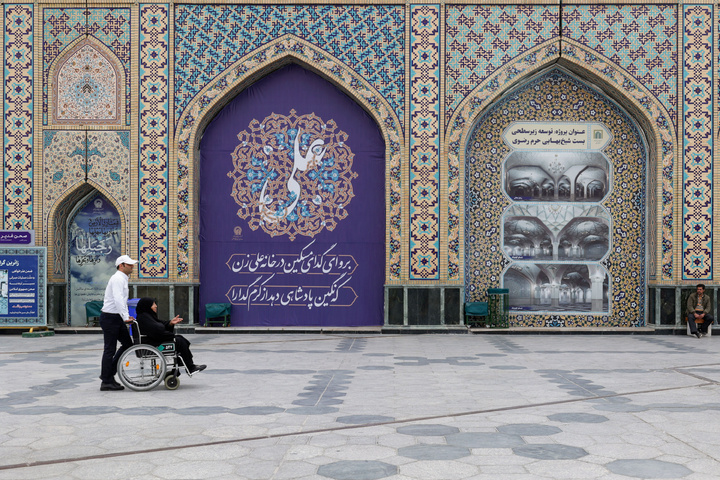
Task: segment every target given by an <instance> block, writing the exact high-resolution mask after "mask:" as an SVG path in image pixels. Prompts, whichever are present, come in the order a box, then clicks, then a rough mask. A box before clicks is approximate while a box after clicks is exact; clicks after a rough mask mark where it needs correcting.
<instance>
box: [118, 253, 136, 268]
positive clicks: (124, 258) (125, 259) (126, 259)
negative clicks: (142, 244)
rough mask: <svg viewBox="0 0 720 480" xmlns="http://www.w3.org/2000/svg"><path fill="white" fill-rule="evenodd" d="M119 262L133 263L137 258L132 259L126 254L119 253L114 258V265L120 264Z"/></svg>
mask: <svg viewBox="0 0 720 480" xmlns="http://www.w3.org/2000/svg"><path fill="white" fill-rule="evenodd" d="M121 263H127V264H128V265H135V264H136V263H137V260H133V259H132V258H130V257H129V256H127V255H120V256H119V257H118V258H117V259H116V260H115V266H116V267H118V266H120V264H121Z"/></svg>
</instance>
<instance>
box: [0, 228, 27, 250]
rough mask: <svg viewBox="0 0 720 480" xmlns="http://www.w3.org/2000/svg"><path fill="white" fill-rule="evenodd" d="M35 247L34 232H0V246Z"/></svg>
mask: <svg viewBox="0 0 720 480" xmlns="http://www.w3.org/2000/svg"><path fill="white" fill-rule="evenodd" d="M9 245H19V246H22V247H33V246H35V230H0V246H9Z"/></svg>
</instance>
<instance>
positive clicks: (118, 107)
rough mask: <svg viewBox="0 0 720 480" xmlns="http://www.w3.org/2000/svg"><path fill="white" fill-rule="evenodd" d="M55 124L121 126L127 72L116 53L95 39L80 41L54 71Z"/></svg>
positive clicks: (59, 60)
mask: <svg viewBox="0 0 720 480" xmlns="http://www.w3.org/2000/svg"><path fill="white" fill-rule="evenodd" d="M50 79H51V82H52V83H51V92H50V98H49V102H50V112H51V116H50V119H51V122H52V124H56V125H63V124H80V123H82V124H86V125H87V124H98V125H120V124H122V122H123V120H124V111H125V102H124V98H125V73H124V69H123V68H122V65H121V63H120V61H119V59H118V58H117V57H116V56H115V54H114V53H113V52H112V51H111V50H110V49H109V48H107V47H106V46H105V45H103V44H102V43H101V42H100V41H99V40H97V39H96V38H94V37H93V36H84V37H81V38H79V39H78V40H77V41H76V42H74V43H73V44H72V45H70V46H68V47H67V48H66V49H65V52H63V53H62V54H61V55H60V56H58V58H57V59H56V60H55V62H53V65H52V66H51V69H50Z"/></svg>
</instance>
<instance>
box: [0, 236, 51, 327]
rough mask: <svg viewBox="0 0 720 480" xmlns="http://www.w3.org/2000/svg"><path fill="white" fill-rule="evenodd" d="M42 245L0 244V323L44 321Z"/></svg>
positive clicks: (44, 275)
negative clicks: (19, 245)
mask: <svg viewBox="0 0 720 480" xmlns="http://www.w3.org/2000/svg"><path fill="white" fill-rule="evenodd" d="M45 258H46V250H45V247H29V248H21V247H20V248H0V325H2V326H4V327H7V326H37V325H46V323H47V318H46V316H45V315H46V313H45V283H46V269H45V268H46V267H45V265H46V263H45Z"/></svg>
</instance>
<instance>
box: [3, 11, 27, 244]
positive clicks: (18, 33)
mask: <svg viewBox="0 0 720 480" xmlns="http://www.w3.org/2000/svg"><path fill="white" fill-rule="evenodd" d="M33 13H34V10H33V6H32V5H8V4H6V5H4V6H3V17H4V22H3V25H4V28H3V58H4V59H5V64H4V66H3V80H4V82H3V107H4V115H3V136H4V144H3V146H4V148H3V160H4V161H3V164H4V172H3V173H4V175H3V178H4V182H3V228H5V229H10V230H13V229H14V230H30V229H32V228H33V224H32V222H33V201H34V198H33V191H32V188H33V174H34V169H33V138H34V132H35V129H34V125H33V122H34V119H35V115H34V112H33V110H34V104H35V99H34V96H33V79H34V69H35V62H34V60H33V41H34V40H33V38H34V31H33Z"/></svg>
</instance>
